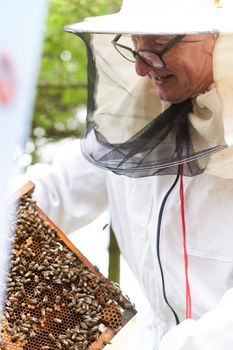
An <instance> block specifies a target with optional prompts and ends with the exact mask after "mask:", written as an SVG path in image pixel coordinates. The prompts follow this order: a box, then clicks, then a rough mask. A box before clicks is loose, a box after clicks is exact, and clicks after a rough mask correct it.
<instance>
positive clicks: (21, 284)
mask: <svg viewBox="0 0 233 350" xmlns="http://www.w3.org/2000/svg"><path fill="white" fill-rule="evenodd" d="M13 221H14V222H13V225H14V231H15V234H14V236H13V247H12V256H11V259H10V261H11V266H10V270H9V275H8V281H7V289H6V297H5V305H4V311H3V320H2V326H1V343H0V349H2V350H3V349H8V350H11V349H15V350H16V349H25V350H33V349H40V350H49V349H51V350H53V349H54V350H55V349H59V350H61V349H70V350H86V349H90V350H99V349H102V348H103V347H104V346H105V345H106V344H107V343H109V341H110V339H111V338H112V337H113V336H114V334H115V333H117V332H118V331H119V330H120V329H121V328H122V327H123V326H124V324H125V323H126V322H127V321H128V320H129V319H130V318H131V317H132V316H133V315H134V314H135V313H136V311H135V309H134V306H133V305H132V304H131V303H130V301H129V300H128V299H126V298H125V297H124V296H123V295H122V292H121V290H120V288H119V286H118V285H116V284H115V283H113V282H111V281H109V280H107V279H106V278H104V277H103V275H101V274H100V272H99V271H98V269H97V268H96V267H94V266H93V265H91V264H90V263H89V262H88V260H86V259H85V257H83V255H82V254H81V253H80V254H78V255H80V256H78V255H77V252H78V251H77V249H76V250H75V251H73V250H72V249H71V248H72V243H70V242H69V245H70V246H71V248H70V247H69V246H67V244H66V243H65V242H64V240H63V239H62V238H61V234H62V233H61V232H60V231H59V229H57V228H56V227H55V226H53V225H51V221H50V220H49V219H48V220H46V216H45V215H43V213H42V212H41V210H40V209H39V208H38V206H37V205H36V203H35V202H34V201H33V200H32V197H31V195H29V194H25V195H24V196H22V197H21V198H20V201H19V205H18V210H17V212H16V214H15V217H14V219H13ZM67 241H68V240H67V238H66V242H67Z"/></svg>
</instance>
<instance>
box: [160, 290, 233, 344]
mask: <svg viewBox="0 0 233 350" xmlns="http://www.w3.org/2000/svg"><path fill="white" fill-rule="evenodd" d="M171 349H172V350H228V349H233V289H230V290H228V291H227V292H226V293H225V294H224V296H223V298H222V300H221V302H220V303H219V305H218V306H217V307H216V308H215V309H213V310H211V311H209V312H207V313H206V314H204V315H203V316H202V317H201V318H200V319H199V320H197V321H194V320H191V319H190V320H185V321H183V322H181V323H180V324H179V325H178V326H176V327H175V328H173V329H172V330H171V331H169V332H168V333H167V334H166V335H165V336H164V337H163V339H162V341H161V343H160V346H159V350H171Z"/></svg>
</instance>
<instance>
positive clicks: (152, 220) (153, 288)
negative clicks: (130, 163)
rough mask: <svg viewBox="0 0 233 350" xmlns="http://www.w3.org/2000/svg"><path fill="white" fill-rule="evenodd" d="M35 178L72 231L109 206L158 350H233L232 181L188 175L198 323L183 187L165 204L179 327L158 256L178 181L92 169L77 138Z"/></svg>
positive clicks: (166, 267)
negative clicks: (188, 306) (188, 301)
mask: <svg viewBox="0 0 233 350" xmlns="http://www.w3.org/2000/svg"><path fill="white" fill-rule="evenodd" d="M28 177H29V178H30V179H31V180H32V181H34V182H35V184H36V190H35V197H36V199H37V201H38V204H39V205H40V207H41V208H42V209H43V210H44V211H45V212H46V213H47V215H48V216H49V217H50V218H51V219H52V220H54V222H55V223H56V224H57V225H58V226H59V227H60V228H61V229H62V230H63V231H64V232H66V233H69V232H71V231H74V230H75V229H78V228H80V227H82V226H83V225H86V224H88V223H90V222H91V221H92V220H93V219H95V218H96V217H97V216H98V215H99V214H101V213H102V212H103V211H104V210H105V209H106V208H107V207H109V208H110V212H111V218H112V225H113V229H114V231H115V234H116V236H117V240H118V243H119V246H120V249H121V253H122V255H123V256H124V258H125V259H126V261H127V262H128V264H129V265H130V267H131V269H132V271H133V272H134V274H135V276H136V277H137V278H138V280H139V282H140V284H141V286H142V289H143V291H144V293H145V295H146V296H147V298H148V300H149V302H150V304H151V308H152V310H153V313H154V330H155V336H154V337H155V338H154V339H153V344H154V346H153V350H157V349H159V350H171V349H173V350H204V349H205V350H209V349H211V350H221V349H224V350H225V349H231V348H233V289H231V288H232V287H233V179H224V178H220V177H217V176H213V175H210V174H207V173H205V174H202V175H198V176H196V177H193V178H188V177H185V178H184V189H185V218H186V229H187V250H188V256H189V279H190V288H191V297H192V312H193V314H192V320H185V275H184V260H183V245H182V230H181V219H180V202H179V186H178V185H177V186H176V187H175V189H174V190H173V191H172V193H171V195H170V196H169V198H168V201H167V203H166V206H165V210H164V214H163V220H162V227H161V240H160V248H161V251H160V254H161V260H162V265H163V271H164V277H165V285H166V294H167V298H168V300H169V303H170V304H171V305H172V307H173V308H174V309H175V311H176V313H177V314H178V316H179V319H180V320H181V321H182V322H181V323H180V324H179V325H178V326H176V325H175V319H174V316H173V314H172V313H171V311H170V309H169V308H168V306H167V305H166V304H165V302H164V299H163V296H162V284H161V275H160V271H159V266H158V261H157V255H156V232H157V221H158V213H159V209H160V206H161V203H162V200H163V198H164V196H165V194H166V192H167V191H168V189H169V188H170V186H171V184H172V183H173V181H174V176H154V177H148V178H139V179H135V178H128V177H124V176H119V175H115V174H113V173H111V172H108V171H104V170H102V169H99V168H96V167H94V166H93V165H91V164H89V163H88V162H87V161H86V160H85V159H84V158H83V157H82V155H81V152H80V150H79V142H76V141H73V142H71V143H68V144H66V145H65V146H64V147H63V149H61V150H59V152H58V155H57V156H56V158H55V160H54V164H53V165H47V166H43V167H42V166H40V165H37V166H33V167H32V168H31V169H30V170H29V171H28ZM160 340H161V342H160ZM159 343H160V345H158V344H159ZM145 350H151V349H145Z"/></svg>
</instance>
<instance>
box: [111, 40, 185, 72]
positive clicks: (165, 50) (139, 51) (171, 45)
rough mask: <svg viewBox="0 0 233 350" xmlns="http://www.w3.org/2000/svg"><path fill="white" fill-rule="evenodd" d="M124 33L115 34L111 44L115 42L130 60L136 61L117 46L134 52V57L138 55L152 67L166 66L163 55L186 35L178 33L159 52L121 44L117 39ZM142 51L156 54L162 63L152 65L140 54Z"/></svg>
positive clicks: (115, 45) (114, 44)
mask: <svg viewBox="0 0 233 350" xmlns="http://www.w3.org/2000/svg"><path fill="white" fill-rule="evenodd" d="M121 36H122V34H117V35H116V36H115V38H114V39H113V40H112V41H111V44H113V46H114V47H115V49H116V50H117V52H118V53H119V54H120V55H121V56H122V57H124V58H125V59H126V60H128V61H129V62H135V61H133V60H130V59H129V58H127V57H126V56H124V55H123V54H122V53H121V51H120V50H118V48H117V47H121V48H123V49H125V50H128V51H129V52H131V53H132V55H133V57H134V58H136V56H138V57H139V58H140V59H141V60H142V61H143V63H145V64H146V65H148V66H149V67H152V68H165V67H166V63H165V62H164V59H163V55H164V54H165V53H166V52H167V51H168V50H169V49H171V48H172V47H173V46H175V45H176V44H177V43H178V42H179V41H181V40H182V39H183V38H184V37H185V36H186V35H185V34H178V35H176V36H175V38H173V39H171V40H170V41H169V42H168V43H167V44H166V45H165V46H164V48H163V49H162V51H159V52H156V51H151V50H144V49H141V50H133V49H131V47H129V46H125V45H122V44H119V43H118V42H117V41H118V40H119V39H120V38H121ZM141 52H145V53H147V52H148V53H149V54H152V55H155V56H157V57H158V58H159V60H160V61H161V65H158V66H157V67H156V66H155V65H152V64H150V63H148V62H146V60H145V59H144V57H143V56H142V55H141V54H140V53H141Z"/></svg>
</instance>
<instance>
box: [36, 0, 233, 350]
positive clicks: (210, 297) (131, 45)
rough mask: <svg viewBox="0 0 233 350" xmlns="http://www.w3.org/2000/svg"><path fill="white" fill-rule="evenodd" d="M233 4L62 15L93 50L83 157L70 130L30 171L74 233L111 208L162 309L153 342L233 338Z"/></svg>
mask: <svg viewBox="0 0 233 350" xmlns="http://www.w3.org/2000/svg"><path fill="white" fill-rule="evenodd" d="M232 10H233V4H232V0H225V1H224V0H222V1H216V0H215V1H214V0H206V1H202V0H189V1H184V0H163V2H161V1H159V0H144V1H140V0H125V1H123V4H122V8H121V10H120V12H119V13H116V14H112V15H108V16H103V17H97V18H89V19H87V20H85V21H83V22H81V23H77V24H74V25H71V26H68V27H66V30H67V31H70V32H72V33H75V34H77V35H78V36H80V37H81V38H82V39H83V40H84V41H85V43H86V46H87V53H88V87H89V96H88V115H87V127H86V131H85V133H84V135H83V138H82V141H81V148H82V153H83V154H84V158H83V157H82V156H81V154H80V152H79V148H78V146H77V145H76V143H72V144H71V146H66V147H65V149H64V150H63V151H61V152H60V153H59V154H58V156H57V157H56V158H55V160H54V164H53V165H52V166H48V167H47V168H46V171H45V172H44V173H42V172H41V171H40V170H39V169H40V168H39V167H34V171H33V173H34V175H31V178H32V180H33V181H34V182H35V183H36V193H35V195H36V197H37V200H38V202H39V205H40V206H41V207H42V208H43V209H44V210H45V211H46V213H47V214H48V215H49V216H50V217H51V218H52V219H53V220H54V221H55V223H56V224H57V225H58V226H59V227H60V228H62V229H63V230H64V231H65V232H69V231H72V230H74V229H77V228H79V227H81V226H83V225H85V224H87V223H89V222H90V221H92V220H93V219H94V218H96V217H97V216H98V215H99V214H100V213H101V212H103V211H104V210H105V209H106V208H107V207H108V208H110V212H111V220H112V226H113V229H114V232H115V234H116V236H117V240H118V243H119V246H120V249H121V253H122V255H123V256H124V258H125V259H126V260H127V262H128V264H129V265H130V267H131V269H132V271H133V272H134V274H135V276H136V277H137V278H138V280H139V282H140V284H141V286H142V289H143V291H144V293H145V295H146V297H147V298H148V300H149V302H150V305H151V309H152V310H153V313H154V317H153V331H154V336H153V338H152V346H151V347H150V349H153V350H155V349H159V350H171V349H173V350H176V349H177V350H178V349H179V350H181V349H182V350H184V349H187V350H194V349H195V350H202V349H205V350H209V349H211V350H220V349H224V350H225V349H231V348H233V289H231V288H232V287H233V233H232V230H233V213H232V209H233V160H232V159H233V158H232V157H233V153H232V142H233V98H232V84H233V68H232V62H233V37H232V35H231V34H230V32H231V31H233V26H232V24H231V23H232V21H231V16H232ZM90 33H91V34H92V35H91V36H90V35H89V34H90ZM87 160H88V161H89V162H88V161H87ZM91 163H93V164H94V165H96V166H93V164H91ZM36 169H37V170H36ZM35 172H36V175H35ZM31 174H32V173H31ZM120 175H121V176H120ZM142 347H143V345H142V346H141V347H140V348H142ZM133 348H134V347H133ZM133 348H132V349H133ZM148 349H149V348H148Z"/></svg>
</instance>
